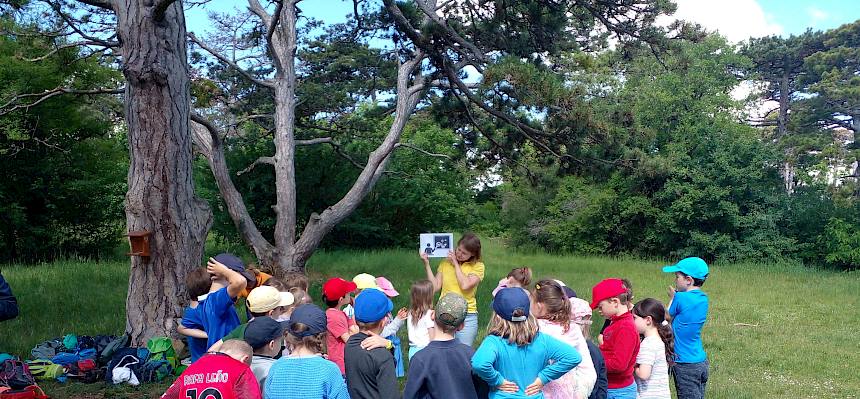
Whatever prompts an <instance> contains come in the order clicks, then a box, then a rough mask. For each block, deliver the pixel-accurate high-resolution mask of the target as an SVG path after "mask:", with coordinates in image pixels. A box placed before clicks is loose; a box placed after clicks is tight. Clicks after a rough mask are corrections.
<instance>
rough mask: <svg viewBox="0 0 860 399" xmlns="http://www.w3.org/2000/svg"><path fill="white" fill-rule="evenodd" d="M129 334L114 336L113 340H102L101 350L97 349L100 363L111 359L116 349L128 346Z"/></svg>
mask: <svg viewBox="0 0 860 399" xmlns="http://www.w3.org/2000/svg"><path fill="white" fill-rule="evenodd" d="M128 341H129V336H128V335H127V334H126V335H123V336H121V337H114V339H113V340H110V341H107V342H104V340H103V342H102V345H103V346H102V348H101V350H98V348H96V349H97V352H98V353H97V355H98V359H99V361H100V362H101V363H102V364H106V363H109V362H110V361H111V360H112V359H113V355H114V353H116V352H117V351H118V350H120V349H123V348H126V347H128Z"/></svg>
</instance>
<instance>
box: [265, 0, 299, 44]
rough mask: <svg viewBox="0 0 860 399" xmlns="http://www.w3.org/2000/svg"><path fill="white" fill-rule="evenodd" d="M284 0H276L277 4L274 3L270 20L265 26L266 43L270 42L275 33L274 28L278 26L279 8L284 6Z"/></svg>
mask: <svg viewBox="0 0 860 399" xmlns="http://www.w3.org/2000/svg"><path fill="white" fill-rule="evenodd" d="M284 1H286V0H281V1H278V2H277V4H275V12H274V13H273V14H272V20H271V21H269V24H268V26H267V28H266V42H268V43H271V42H272V35H274V34H275V28H276V27H277V26H278V22H279V21H280V19H281V10H282V9H283V8H284ZM290 6H291V7H292V6H293V2H292V1H290Z"/></svg>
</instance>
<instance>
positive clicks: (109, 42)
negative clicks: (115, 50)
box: [46, 0, 119, 47]
mask: <svg viewBox="0 0 860 399" xmlns="http://www.w3.org/2000/svg"><path fill="white" fill-rule="evenodd" d="M79 1H80V0H79ZM46 3H47V4H48V5H49V6H50V7H51V8H53V9H54V12H56V13H57V15H59V16H60V18H61V19H62V20H63V22H65V23H66V24H67V25H69V28H71V29H72V30H73V31H75V33H77V34H78V35H79V36H80V37H82V38H84V39H86V40H90V41H94V42H96V43H98V44H100V45H102V46H105V47H119V42H118V41H112V40H106V39H102V38H98V37H95V36H92V35H89V34H87V33H86V32H84V31H83V30H82V29H81V28H79V27H78V26H77V25H76V24H75V23H76V22H79V21H76V20H75V19H74V18H73V17H71V16H70V15H68V14H66V13H64V12H63V8H62V6H61V5H60V4H59V3H55V2H52V1H46ZM108 9H109V10H113V9H112V8H108ZM113 37H116V35H115V34H114V35H111V38H113Z"/></svg>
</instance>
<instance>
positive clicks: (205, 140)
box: [191, 113, 276, 266]
mask: <svg viewBox="0 0 860 399" xmlns="http://www.w3.org/2000/svg"><path fill="white" fill-rule="evenodd" d="M191 120H192V121H193V122H196V123H192V124H191V138H192V140H193V142H194V145H195V146H197V149H198V150H200V152H202V153H203V155H204V156H205V157H206V160H207V161H208V163H209V169H210V170H211V171H212V175H213V177H214V178H215V183H216V184H217V185H218V191H219V192H220V193H221V198H222V199H223V200H224V203H225V204H226V205H227V212H228V213H229V214H230V218H231V219H233V223H234V224H235V225H236V229H237V230H238V231H239V233H240V234H241V235H242V239H243V240H244V241H245V243H246V244H248V246H250V247H251V249H252V250H253V251H254V254H255V255H256V256H257V259H258V260H259V261H260V262H265V263H272V262H273V257H274V256H275V255H276V249H275V247H274V246H273V245H272V244H270V243H269V242H268V241H267V240H266V239H265V238H264V237H263V234H262V233H260V230H259V229H258V228H257V225H256V224H255V223H254V220H253V219H252V218H251V215H250V213H248V208H246V207H245V202H244V200H243V199H242V194H240V193H239V191H238V190H237V189H236V186H235V185H234V184H233V180H232V179H231V178H230V172H229V170H228V169H227V160H226V158H225V157H224V147H223V146H222V145H221V138H220V137H221V134H220V131H219V130H218V128H217V127H215V125H213V124H212V123H211V122H210V121H209V120H207V119H205V118H203V117H201V116H200V115H197V114H195V113H192V114H191ZM269 266H271V265H269Z"/></svg>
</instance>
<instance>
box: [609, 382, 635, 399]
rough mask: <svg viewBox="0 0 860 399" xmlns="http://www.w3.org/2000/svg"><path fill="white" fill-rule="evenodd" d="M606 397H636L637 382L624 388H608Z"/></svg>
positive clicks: (625, 398) (613, 398) (612, 398)
mask: <svg viewBox="0 0 860 399" xmlns="http://www.w3.org/2000/svg"><path fill="white" fill-rule="evenodd" d="M606 399H636V382H633V383H632V384H630V385H628V386H626V387H624V388H612V389H607V390H606Z"/></svg>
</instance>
